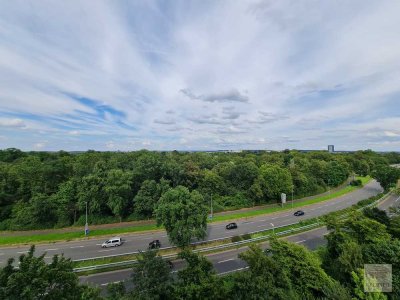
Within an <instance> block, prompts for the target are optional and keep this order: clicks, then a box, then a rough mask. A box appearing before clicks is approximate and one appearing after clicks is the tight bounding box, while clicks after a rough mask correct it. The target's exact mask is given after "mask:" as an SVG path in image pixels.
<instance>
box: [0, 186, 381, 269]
mask: <svg viewBox="0 0 400 300" xmlns="http://www.w3.org/2000/svg"><path fill="white" fill-rule="evenodd" d="M381 191H382V188H381V187H380V185H379V183H377V182H376V181H375V180H372V181H370V182H369V183H368V184H367V185H365V186H364V187H363V188H361V189H358V190H355V191H354V192H351V193H349V194H346V195H343V196H341V197H338V198H336V199H332V200H328V201H323V202H321V203H317V204H312V205H308V206H305V207H303V208H301V209H302V210H303V211H304V212H305V215H304V216H301V217H294V216H293V212H294V211H293V210H287V211H283V212H279V213H274V214H269V215H264V216H257V217H252V218H248V219H241V220H238V221H237V224H238V229H235V230H230V231H228V230H226V229H225V225H226V223H228V222H226V223H214V224H210V225H208V233H207V237H206V240H212V239H218V238H223V237H231V236H234V235H241V234H245V233H248V232H253V231H258V230H263V229H271V228H272V225H271V223H272V224H274V227H279V226H284V225H288V224H292V223H295V222H299V221H301V220H305V219H309V218H313V217H318V216H321V215H324V214H327V213H329V212H332V211H336V210H339V209H343V208H346V207H348V206H351V205H353V204H355V203H357V202H358V201H360V200H362V199H366V198H369V197H371V196H374V195H376V194H378V193H379V192H381ZM288 205H290V204H288ZM297 209H299V208H295V209H294V210H297ZM120 236H121V237H122V238H123V239H124V240H125V243H124V244H123V245H121V246H120V247H114V248H108V249H102V248H101V247H100V245H101V244H102V243H103V242H104V240H105V238H101V239H88V240H79V241H70V242H56V243H52V244H40V245H37V246H36V255H40V254H42V253H46V256H45V259H46V260H47V261H49V262H50V261H51V258H52V256H53V255H54V254H62V253H64V256H66V257H70V258H71V259H73V260H77V259H87V258H96V257H102V256H107V255H115V254H123V253H130V252H134V251H138V250H144V249H146V248H147V246H148V244H149V242H151V241H152V240H154V239H159V240H160V242H161V245H162V247H167V246H169V245H170V244H169V242H168V238H167V234H166V232H165V231H157V232H148V233H132V234H121V235H120ZM28 249H29V246H26V245H25V246H16V247H3V248H0V266H2V265H3V266H4V265H5V264H6V262H7V259H8V258H9V257H15V258H17V257H18V256H19V255H21V254H23V253H26V252H27V251H28Z"/></svg>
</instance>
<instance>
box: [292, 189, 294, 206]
mask: <svg viewBox="0 0 400 300" xmlns="http://www.w3.org/2000/svg"><path fill="white" fill-rule="evenodd" d="M293 190H294V186H292V209H293Z"/></svg>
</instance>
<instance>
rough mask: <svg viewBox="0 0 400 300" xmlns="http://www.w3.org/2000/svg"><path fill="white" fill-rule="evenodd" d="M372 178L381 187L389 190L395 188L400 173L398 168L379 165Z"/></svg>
mask: <svg viewBox="0 0 400 300" xmlns="http://www.w3.org/2000/svg"><path fill="white" fill-rule="evenodd" d="M372 177H374V178H375V179H376V180H377V181H378V182H379V183H380V184H381V186H382V187H383V188H384V189H385V190H387V189H388V188H390V187H392V186H394V185H395V184H396V182H397V180H399V178H400V171H399V169H397V168H394V167H390V166H387V165H378V166H376V167H375V169H374V170H373V171H372Z"/></svg>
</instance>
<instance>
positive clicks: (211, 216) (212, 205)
mask: <svg viewBox="0 0 400 300" xmlns="http://www.w3.org/2000/svg"><path fill="white" fill-rule="evenodd" d="M212 218H213V202H212V194H211V220H212Z"/></svg>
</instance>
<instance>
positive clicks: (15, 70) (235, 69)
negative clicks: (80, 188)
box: [0, 0, 400, 151]
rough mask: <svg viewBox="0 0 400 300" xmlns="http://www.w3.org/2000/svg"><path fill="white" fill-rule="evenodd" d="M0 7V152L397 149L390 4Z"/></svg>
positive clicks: (394, 4)
mask: <svg viewBox="0 0 400 300" xmlns="http://www.w3.org/2000/svg"><path fill="white" fill-rule="evenodd" d="M0 7H1V10H0V148H9V147H16V148H20V149H23V150H61V149H62V150H87V149H96V150H121V151H128V150H138V149H151V150H174V149H177V150H213V149H275V150H280V149H286V148H289V149H296V148H297V149H326V147H327V145H328V144H334V145H335V146H336V149H343V150H344V149H346V150H357V149H373V150H386V151H391V150H395V151H400V18H399V15H400V2H399V1H392V0H387V1H386V0H383V1H365V0H362V1H358V0H353V1H347V0H343V1H311V0H310V1H285V0H280V1H272V0H271V1H260V0H255V1H150V0H146V1H94V0H93V1H46V0H42V1H6V0H0Z"/></svg>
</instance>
